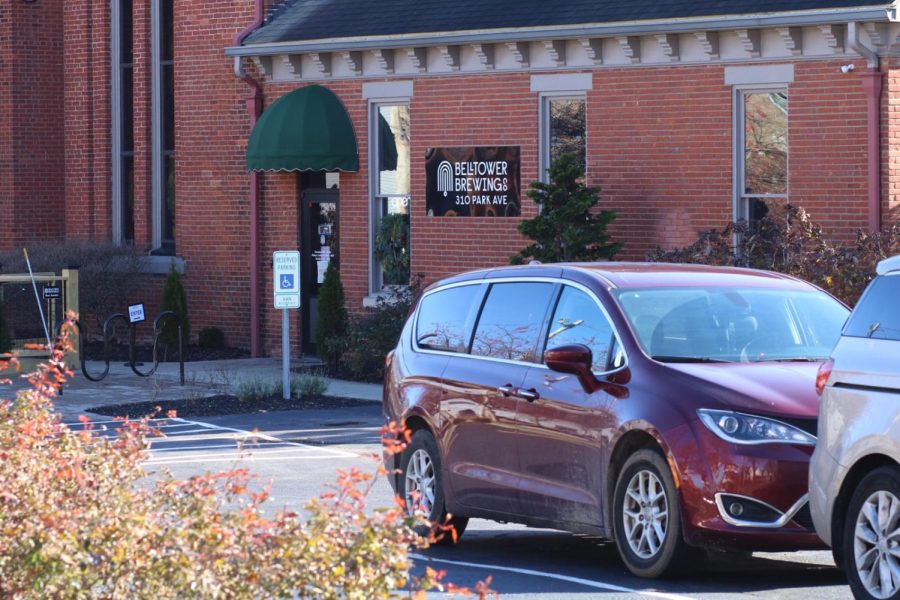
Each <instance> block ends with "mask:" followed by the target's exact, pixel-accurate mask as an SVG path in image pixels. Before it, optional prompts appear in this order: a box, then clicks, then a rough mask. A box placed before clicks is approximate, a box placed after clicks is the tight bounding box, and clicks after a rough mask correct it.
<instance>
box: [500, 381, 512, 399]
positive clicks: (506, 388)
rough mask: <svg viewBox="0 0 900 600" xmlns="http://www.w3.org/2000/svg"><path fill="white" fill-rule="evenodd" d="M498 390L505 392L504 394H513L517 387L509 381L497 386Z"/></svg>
mask: <svg viewBox="0 0 900 600" xmlns="http://www.w3.org/2000/svg"><path fill="white" fill-rule="evenodd" d="M497 391H498V392H500V393H501V394H503V395H504V396H507V397H509V396H512V395H514V394H515V393H516V388H514V387H513V386H512V385H511V384H509V383H507V384H506V385H501V386H500V387H498V388H497Z"/></svg>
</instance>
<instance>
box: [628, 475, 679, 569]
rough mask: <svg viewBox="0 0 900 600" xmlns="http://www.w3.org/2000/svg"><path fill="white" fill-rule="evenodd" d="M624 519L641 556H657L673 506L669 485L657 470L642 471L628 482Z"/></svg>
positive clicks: (631, 544)
mask: <svg viewBox="0 0 900 600" xmlns="http://www.w3.org/2000/svg"><path fill="white" fill-rule="evenodd" d="M622 522H623V525H624V526H625V538H626V539H627V541H628V545H629V547H630V548H631V551H632V552H634V553H635V554H636V555H637V556H639V557H640V558H643V559H648V558H653V557H654V556H655V555H656V553H657V552H659V550H660V548H662V545H663V542H665V539H666V532H667V529H668V525H669V506H668V501H667V500H666V492H665V488H664V487H663V484H662V482H661V481H660V480H659V478H658V477H657V476H656V475H655V474H654V473H652V472H650V471H646V470H644V471H638V472H637V473H635V475H634V477H632V478H631V481H629V482H628V488H627V490H626V491H625V502H624V505H623V507H622Z"/></svg>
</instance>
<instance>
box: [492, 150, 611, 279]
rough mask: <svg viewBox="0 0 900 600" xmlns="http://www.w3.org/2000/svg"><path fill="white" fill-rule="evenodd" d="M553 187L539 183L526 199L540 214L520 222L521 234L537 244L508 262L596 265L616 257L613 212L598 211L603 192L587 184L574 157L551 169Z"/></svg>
mask: <svg viewBox="0 0 900 600" xmlns="http://www.w3.org/2000/svg"><path fill="white" fill-rule="evenodd" d="M548 174H549V177H550V183H543V182H540V181H535V182H533V183H532V184H531V190H530V191H529V192H528V196H529V197H530V198H531V199H532V200H534V201H535V203H537V205H538V207H539V209H540V211H539V212H538V215H537V216H536V217H534V218H533V219H529V220H527V221H522V222H521V223H519V233H521V234H522V235H524V236H525V237H527V238H530V239H532V240H534V243H533V244H530V245H528V246H526V247H525V248H524V249H523V250H522V251H520V252H519V253H518V254H515V255H513V256H511V257H510V262H511V263H513V264H522V263H525V262H528V261H529V260H539V261H541V262H545V263H546V262H569V261H593V260H600V259H608V258H612V257H613V256H615V254H616V252H618V251H619V250H620V249H621V248H622V244H621V243H610V242H609V235H607V233H606V227H607V225H609V224H610V223H611V222H612V221H613V219H615V218H616V212H615V211H612V210H601V211H596V210H595V207H596V206H597V203H598V202H600V190H599V188H594V187H587V186H586V185H585V184H584V170H583V168H582V166H581V162H580V159H579V158H578V157H577V156H575V155H574V154H562V155H560V156H559V158H557V159H556V160H554V161H553V164H551V165H550V169H549V170H548Z"/></svg>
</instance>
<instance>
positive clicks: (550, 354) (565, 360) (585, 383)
mask: <svg viewBox="0 0 900 600" xmlns="http://www.w3.org/2000/svg"><path fill="white" fill-rule="evenodd" d="M544 362H546V363H547V366H548V367H550V368H551V369H553V370H554V371H559V372H560V373H571V374H572V375H575V376H577V377H578V381H579V382H580V383H581V387H583V388H584V391H586V392H588V393H589V394H592V393H594V392H596V391H597V390H598V389H600V387H601V385H600V382H599V381H597V378H596V377H594V373H593V371H592V370H591V366H592V365H593V362H594V357H593V353H592V352H591V349H590V348H588V347H587V346H585V345H584V344H567V345H565V346H557V347H556V348H551V349H550V350H547V352H546V353H545V354H544Z"/></svg>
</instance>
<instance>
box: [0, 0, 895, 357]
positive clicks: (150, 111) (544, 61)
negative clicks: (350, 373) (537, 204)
mask: <svg viewBox="0 0 900 600" xmlns="http://www.w3.org/2000/svg"><path fill="white" fill-rule="evenodd" d="M895 21H896V8H895V6H894V4H893V3H871V2H868V3H867V2H859V1H852V0H757V1H755V2H751V1H749V0H732V1H730V2H724V1H720V0H708V1H702V2H701V1H697V0H694V1H685V0H673V1H669V2H649V1H641V2H607V1H596V0H592V1H587V0H572V1H570V2H566V3H561V4H558V5H557V4H553V3H546V2H540V1H538V0H519V1H517V2H509V1H507V0H497V1H494V2H490V3H483V2H474V1H470V0H460V1H459V2H456V3H454V5H453V6H452V7H450V6H446V5H444V4H439V3H437V2H434V1H433V0H419V1H418V2H415V3H411V2H401V1H382V2H364V1H361V0H288V1H286V2H271V1H270V0H214V1H199V0H180V1H179V2H174V0H110V1H109V2H105V1H104V2H97V1H92V0H66V1H63V0H10V1H9V2H5V3H3V4H2V5H0V114H2V115H3V117H2V119H0V215H3V216H2V218H3V219H4V220H3V223H2V226H0V248H8V247H13V246H14V245H16V244H22V243H29V242H31V241H34V240H38V239H47V238H50V239H64V238H65V239H95V240H112V241H114V242H116V243H121V244H133V245H134V246H135V247H136V248H138V249H139V250H141V251H142V252H144V251H146V253H147V255H148V257H147V264H148V268H149V269H150V270H151V271H156V272H162V271H164V270H165V269H166V268H168V266H169V264H171V262H172V261H173V259H174V260H175V261H176V264H177V266H178V267H179V268H181V269H183V270H184V272H185V283H186V286H187V289H188V294H189V303H190V308H191V314H192V320H193V322H194V324H195V328H199V327H202V326H206V325H217V326H220V327H222V328H223V329H224V330H225V332H226V335H227V337H228V340H229V342H231V343H232V344H233V345H236V346H242V347H248V348H249V347H253V348H254V350H255V351H257V352H260V353H266V352H273V351H275V350H276V349H277V348H278V344H279V332H280V318H279V315H278V312H277V311H275V310H274V308H273V307H272V299H271V298H272V292H273V290H272V282H271V253H272V251H274V250H283V249H294V248H296V249H300V250H301V251H302V253H303V267H304V268H303V279H304V290H305V291H304V309H303V310H301V311H297V312H296V314H295V318H296V323H297V325H299V326H300V327H295V329H294V331H298V330H299V331H301V333H300V334H298V335H297V336H296V339H295V340H294V343H295V345H296V346H297V347H298V348H299V347H300V346H306V347H307V349H308V348H309V332H310V330H311V322H312V321H313V320H314V319H315V314H314V313H315V308H314V307H315V290H316V285H317V282H318V280H319V277H320V275H321V273H322V270H323V269H324V266H325V265H326V264H327V262H328V261H329V260H334V259H335V257H337V256H339V260H340V269H341V275H342V279H343V282H344V285H345V288H346V291H347V297H348V304H349V307H350V308H351V309H352V310H356V309H360V308H361V307H362V306H363V305H364V304H369V303H371V302H373V301H374V300H375V299H376V298H377V296H378V295H379V293H381V291H382V289H383V287H384V286H385V285H389V284H402V283H404V282H405V281H406V280H407V279H408V277H409V273H410V272H411V273H414V274H417V273H421V274H424V276H425V278H426V279H427V280H433V279H435V278H437V277H439V276H442V275H445V274H448V273H453V272H456V271H460V270H463V269H469V268H474V267H482V266H489V265H500V264H506V263H507V262H508V260H509V256H510V255H511V254H513V253H514V252H516V251H517V250H519V249H520V248H521V247H522V246H523V240H522V239H521V238H520V237H519V235H518V233H517V230H516V225H517V224H518V222H519V221H520V220H521V219H522V218H528V217H530V216H532V215H534V214H535V208H534V204H533V203H532V202H531V201H530V200H529V199H528V198H527V196H526V192H527V188H528V184H529V183H530V182H532V181H534V180H537V179H541V178H542V177H545V176H546V174H545V173H546V167H547V165H548V164H549V161H550V160H551V159H552V157H553V156H555V155H556V154H558V153H560V152H563V151H571V152H575V153H576V154H578V155H579V156H580V157H581V158H582V160H583V161H584V165H585V168H586V177H587V181H588V183H590V184H592V185H597V186H600V187H601V188H602V190H603V201H602V206H603V208H610V209H616V210H617V211H618V212H619V217H618V219H617V220H616V221H615V222H614V225H613V227H612V230H611V233H612V235H613V239H614V240H616V241H624V242H625V243H626V246H625V250H624V251H623V252H622V253H621V254H620V255H619V256H620V257H621V258H626V259H641V258H642V257H643V256H644V255H645V253H646V252H647V251H648V250H650V249H651V248H652V247H654V246H655V245H657V244H659V245H662V246H663V247H673V246H676V245H683V244H686V243H689V242H690V241H692V239H693V238H694V237H695V235H696V232H697V231H699V230H701V229H705V228H709V227H719V226H722V225H723V224H724V223H726V222H727V221H728V220H730V219H732V218H736V217H737V218H741V217H750V218H753V217H754V216H755V215H758V214H760V213H761V212H764V211H765V210H766V208H767V207H768V208H771V207H773V206H777V205H778V204H780V203H784V202H786V201H789V202H791V203H794V204H798V205H801V206H803V207H804V208H806V209H807V210H808V211H809V212H810V213H811V214H812V216H813V218H814V219H816V220H817V221H819V222H820V223H822V224H823V225H824V226H825V227H826V228H827V229H828V230H829V232H830V233H831V234H832V235H834V236H836V237H842V238H849V237H850V236H852V235H853V233H854V232H855V231H856V230H857V229H860V228H861V229H877V228H879V227H880V226H881V225H882V224H883V223H886V222H888V221H896V220H897V218H898V217H900V198H898V191H900V190H898V188H900V169H898V166H897V165H898V162H900V161H898V160H897V152H898V151H900V145H898V144H896V143H893V141H894V140H895V139H896V138H897V137H898V136H900V112H898V110H900V109H898V107H900V104H898V103H897V102H892V101H891V100H892V99H894V98H897V97H900V96H898V94H900V89H898V87H900V69H898V65H900V63H898V60H897V58H896V57H895V56H896V53H897V50H896V49H897V47H898V34H900V24H898V23H897V22H895ZM248 141H249V144H250V148H249V151H248ZM248 165H249V166H250V167H251V168H253V169H255V170H253V171H248ZM48 214H54V215H65V219H61V218H60V219H48V218H47V215H48ZM407 235H408V239H409V241H410V250H409V254H408V256H409V258H410V262H411V264H410V265H409V266H408V267H406V266H405V265H403V264H402V260H401V261H400V263H401V264H400V265H399V266H398V264H397V262H398V261H397V260H395V259H397V258H398V256H397V255H396V249H397V248H398V247H402V243H401V242H400V241H399V240H400V239H401V238H403V237H404V236H407ZM392 248H393V250H392ZM399 258H401V259H402V258H403V257H402V255H401V256H400V257H399ZM157 277H158V276H157Z"/></svg>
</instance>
